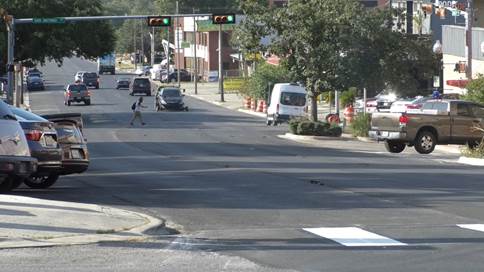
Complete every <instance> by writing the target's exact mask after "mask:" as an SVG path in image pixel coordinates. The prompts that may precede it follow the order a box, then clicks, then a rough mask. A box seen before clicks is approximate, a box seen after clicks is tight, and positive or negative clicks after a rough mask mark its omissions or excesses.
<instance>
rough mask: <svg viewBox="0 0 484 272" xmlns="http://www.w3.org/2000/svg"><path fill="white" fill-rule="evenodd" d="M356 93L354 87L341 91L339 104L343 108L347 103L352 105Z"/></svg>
mask: <svg viewBox="0 0 484 272" xmlns="http://www.w3.org/2000/svg"><path fill="white" fill-rule="evenodd" d="M357 95H358V90H357V89H356V88H349V89H348V90H347V91H344V92H342V93H341V97H340V104H341V106H342V107H343V108H344V107H346V106H348V105H353V104H354V103H355V100H356V96H357Z"/></svg>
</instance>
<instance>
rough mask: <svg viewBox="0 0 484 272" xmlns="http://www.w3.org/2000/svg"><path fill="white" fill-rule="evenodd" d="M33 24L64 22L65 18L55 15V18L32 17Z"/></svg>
mask: <svg viewBox="0 0 484 272" xmlns="http://www.w3.org/2000/svg"><path fill="white" fill-rule="evenodd" d="M32 23H33V24H65V23H66V19H65V18H63V17H55V18H33V19H32Z"/></svg>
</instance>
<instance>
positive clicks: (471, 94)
mask: <svg viewBox="0 0 484 272" xmlns="http://www.w3.org/2000/svg"><path fill="white" fill-rule="evenodd" d="M466 89H467V94H466V95H465V96H464V99H465V100H469V101H473V102H477V103H484V75H482V74H479V75H478V76H477V78H475V79H473V80H472V81H471V82H469V83H468V84H467V86H466Z"/></svg>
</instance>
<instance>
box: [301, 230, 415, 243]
mask: <svg viewBox="0 0 484 272" xmlns="http://www.w3.org/2000/svg"><path fill="white" fill-rule="evenodd" d="M303 230H305V231H307V232H310V233H312V234H315V235H318V236H321V237H324V238H326V239H330V240H333V241H335V242H337V243H339V244H341V245H344V246H347V247H379V246H382V247H383V246H406V245H407V244H405V243H402V242H399V241H397V240H393V239H390V238H388V237H385V236H381V235H378V234H376V233H372V232H369V231H366V230H363V229H360V228H356V227H343V228H304V229H303Z"/></svg>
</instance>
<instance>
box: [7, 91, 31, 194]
mask: <svg viewBox="0 0 484 272" xmlns="http://www.w3.org/2000/svg"><path fill="white" fill-rule="evenodd" d="M0 139H1V140H0V192H8V191H10V190H12V189H13V188H14V187H15V186H18V185H20V184H18V185H16V184H15V183H18V181H19V180H20V181H22V180H23V179H24V178H26V177H29V176H30V175H31V174H32V173H34V172H35V171H37V159H35V158H33V157H31V156H30V149H29V145H28V143H27V139H26V137H25V134H24V131H23V130H22V127H21V126H20V124H19V122H18V120H17V118H16V116H15V114H14V113H13V112H12V111H11V110H10V108H9V106H8V105H7V104H6V103H5V102H3V101H2V100H0Z"/></svg>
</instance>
